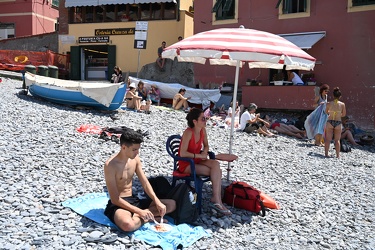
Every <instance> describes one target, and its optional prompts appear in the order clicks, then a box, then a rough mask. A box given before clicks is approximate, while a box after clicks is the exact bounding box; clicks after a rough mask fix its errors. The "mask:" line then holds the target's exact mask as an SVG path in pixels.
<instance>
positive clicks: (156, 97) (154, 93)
mask: <svg viewBox="0 0 375 250" xmlns="http://www.w3.org/2000/svg"><path fill="white" fill-rule="evenodd" d="M148 99H150V101H151V102H152V103H156V105H158V106H160V99H161V97H160V90H159V88H158V86H157V85H156V84H152V85H151V89H150V90H149V91H148Z"/></svg>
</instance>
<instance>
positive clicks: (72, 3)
mask: <svg viewBox="0 0 375 250" xmlns="http://www.w3.org/2000/svg"><path fill="white" fill-rule="evenodd" d="M166 2H173V3H176V0H66V1H65V7H66V8H68V7H76V6H100V5H109V4H138V3H166Z"/></svg>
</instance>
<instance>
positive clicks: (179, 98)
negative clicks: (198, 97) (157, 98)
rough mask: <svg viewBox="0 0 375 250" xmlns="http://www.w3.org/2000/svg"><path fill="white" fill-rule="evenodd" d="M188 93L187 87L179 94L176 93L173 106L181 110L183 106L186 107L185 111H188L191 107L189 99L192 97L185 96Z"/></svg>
mask: <svg viewBox="0 0 375 250" xmlns="http://www.w3.org/2000/svg"><path fill="white" fill-rule="evenodd" d="M185 93H186V89H184V88H182V89H180V90H179V91H178V93H177V94H175V96H174V97H173V103H172V108H173V109H177V110H179V109H180V108H181V107H182V106H183V107H184V110H185V111H188V110H189V109H188V108H189V104H188V102H187V101H188V100H189V99H190V98H191V97H184V95H185Z"/></svg>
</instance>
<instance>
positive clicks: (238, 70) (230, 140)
mask: <svg viewBox="0 0 375 250" xmlns="http://www.w3.org/2000/svg"><path fill="white" fill-rule="evenodd" d="M240 63H241V61H240V60H237V64H236V75H235V78H234V90H233V102H232V117H231V123H230V137H229V154H232V144H233V137H234V136H233V131H234V116H235V111H236V103H237V89H238V75H239V72H240ZM231 170H232V167H231V163H230V162H228V167H227V181H228V182H229V177H230V171H231Z"/></svg>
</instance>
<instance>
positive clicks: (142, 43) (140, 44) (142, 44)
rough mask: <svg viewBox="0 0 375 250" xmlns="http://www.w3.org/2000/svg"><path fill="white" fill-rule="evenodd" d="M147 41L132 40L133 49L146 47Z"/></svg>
mask: <svg viewBox="0 0 375 250" xmlns="http://www.w3.org/2000/svg"><path fill="white" fill-rule="evenodd" d="M146 44H147V41H145V40H134V48H135V49H146Z"/></svg>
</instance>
